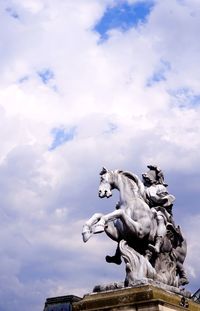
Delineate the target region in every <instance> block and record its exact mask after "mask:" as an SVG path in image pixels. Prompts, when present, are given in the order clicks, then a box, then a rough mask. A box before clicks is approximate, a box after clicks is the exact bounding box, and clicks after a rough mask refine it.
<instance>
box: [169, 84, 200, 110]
mask: <svg viewBox="0 0 200 311" xmlns="http://www.w3.org/2000/svg"><path fill="white" fill-rule="evenodd" d="M169 94H170V95H172V96H173V97H174V99H175V101H176V104H177V105H178V106H179V107H180V108H192V107H197V106H200V94H196V93H194V92H193V90H192V89H190V88H187V87H183V88H179V89H176V90H170V91H169Z"/></svg>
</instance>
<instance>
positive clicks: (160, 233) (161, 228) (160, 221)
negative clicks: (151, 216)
mask: <svg viewBox="0 0 200 311" xmlns="http://www.w3.org/2000/svg"><path fill="white" fill-rule="evenodd" d="M157 225H158V227H157V231H156V241H155V245H152V244H149V249H150V250H151V251H153V252H156V253H160V248H161V245H162V243H163V238H164V236H165V234H166V232H167V229H166V225H165V219H164V217H163V215H162V214H161V213H160V212H158V213H157Z"/></svg>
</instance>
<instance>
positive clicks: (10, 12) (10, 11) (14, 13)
mask: <svg viewBox="0 0 200 311" xmlns="http://www.w3.org/2000/svg"><path fill="white" fill-rule="evenodd" d="M6 12H7V13H8V14H9V15H10V16H11V17H12V18H15V19H19V14H18V13H17V12H16V11H15V10H14V9H13V8H11V7H8V8H6Z"/></svg>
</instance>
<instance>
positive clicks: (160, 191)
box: [142, 165, 176, 253]
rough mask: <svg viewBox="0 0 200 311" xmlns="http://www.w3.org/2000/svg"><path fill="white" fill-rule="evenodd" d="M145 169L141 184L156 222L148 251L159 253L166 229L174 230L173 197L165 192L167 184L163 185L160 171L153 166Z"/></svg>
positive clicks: (162, 176)
mask: <svg viewBox="0 0 200 311" xmlns="http://www.w3.org/2000/svg"><path fill="white" fill-rule="evenodd" d="M147 167H148V168H149V171H148V172H147V173H144V174H142V177H143V183H144V186H145V190H146V197H147V202H148V205H149V207H150V208H151V210H152V211H153V212H154V213H155V217H156V220H157V231H156V241H155V245H152V244H149V249H150V250H151V251H153V252H156V253H159V252H160V247H161V244H162V242H163V238H164V236H165V235H166V232H167V227H170V228H171V227H173V229H174V231H175V230H176V229H175V224H174V222H173V219H172V206H173V202H174V201H175V197H174V196H173V195H171V194H169V192H168V191H167V188H166V187H167V184H165V183H164V175H163V172H162V171H161V169H159V168H158V167H157V166H154V165H148V166H147Z"/></svg>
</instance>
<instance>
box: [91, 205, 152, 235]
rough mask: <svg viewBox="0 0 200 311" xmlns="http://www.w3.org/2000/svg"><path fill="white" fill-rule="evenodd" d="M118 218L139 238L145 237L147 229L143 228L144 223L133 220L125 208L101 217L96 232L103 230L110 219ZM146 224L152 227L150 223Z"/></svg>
mask: <svg viewBox="0 0 200 311" xmlns="http://www.w3.org/2000/svg"><path fill="white" fill-rule="evenodd" d="M118 218H119V219H120V220H121V221H122V223H123V224H124V225H125V226H126V228H127V230H128V231H129V232H130V233H132V234H134V235H136V236H138V237H139V238H143V237H144V236H145V235H146V231H145V230H143V226H142V224H141V223H140V222H137V221H135V220H133V219H132V218H131V217H130V216H128V215H127V214H126V213H125V212H124V210H123V209H119V210H116V211H114V212H112V213H109V214H107V215H103V216H102V217H101V218H100V220H99V222H98V223H97V224H96V226H95V228H94V233H100V232H103V231H104V230H105V226H106V223H107V222H108V221H111V220H114V219H118ZM145 225H148V227H149V228H150V224H147V223H145Z"/></svg>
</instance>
